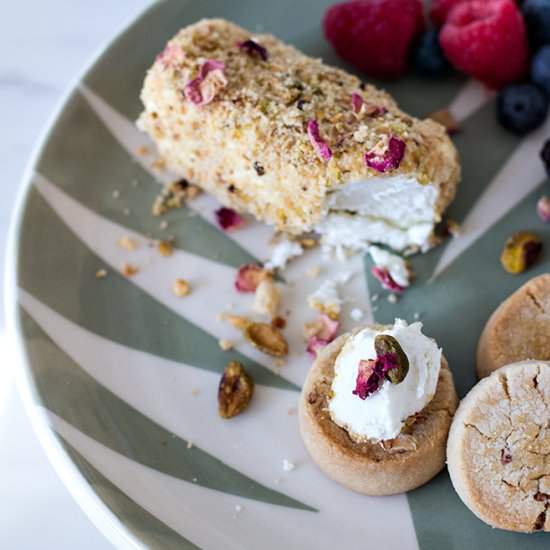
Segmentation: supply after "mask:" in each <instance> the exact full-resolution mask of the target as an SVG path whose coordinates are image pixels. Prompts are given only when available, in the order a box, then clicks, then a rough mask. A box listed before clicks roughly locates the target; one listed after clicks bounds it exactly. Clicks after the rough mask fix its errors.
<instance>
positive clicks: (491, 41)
mask: <svg viewBox="0 0 550 550" xmlns="http://www.w3.org/2000/svg"><path fill="white" fill-rule="evenodd" d="M439 42H440V44H441V47H442V48H443V51H444V52H445V55H446V57H447V59H448V60H449V61H450V62H451V63H452V64H453V65H454V66H455V67H456V68H457V69H458V70H459V71H462V72H464V73H466V74H468V75H470V76H473V77H475V78H478V79H479V80H481V81H483V82H485V83H486V84H488V85H489V86H492V87H493V88H502V87H503V86H505V85H506V84H509V83H510V82H513V81H514V80H517V79H518V78H519V77H520V76H522V75H523V74H524V73H525V72H526V70H527V66H528V56H529V46H528V43H527V36H526V32H525V24H524V22H523V18H522V16H521V13H520V12H519V10H518V8H517V6H516V4H515V3H514V2H513V1H512V0H469V1H468V2H464V3H461V4H458V5H457V6H455V7H454V8H453V9H452V10H451V12H450V13H449V15H448V17H447V21H446V22H445V25H443V28H442V29H441V34H440V35H439Z"/></svg>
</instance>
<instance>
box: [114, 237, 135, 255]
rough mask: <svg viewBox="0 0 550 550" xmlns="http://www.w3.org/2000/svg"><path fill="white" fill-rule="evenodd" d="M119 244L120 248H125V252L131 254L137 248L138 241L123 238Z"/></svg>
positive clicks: (119, 240)
mask: <svg viewBox="0 0 550 550" xmlns="http://www.w3.org/2000/svg"><path fill="white" fill-rule="evenodd" d="M117 244H118V246H120V248H124V250H128V251H129V252H132V251H134V250H135V249H136V248H137V243H136V241H135V240H134V239H132V238H130V237H121V238H120V239H118V241H117Z"/></svg>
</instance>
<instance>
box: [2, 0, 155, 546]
mask: <svg viewBox="0 0 550 550" xmlns="http://www.w3.org/2000/svg"><path fill="white" fill-rule="evenodd" d="M150 3H151V0H116V1H113V0H93V1H92V0H76V1H75V0H18V1H17V2H14V1H10V2H8V1H7V0H5V1H3V2H1V3H0V52H1V53H0V120H2V125H1V128H2V130H1V131H0V178H1V187H0V188H1V189H2V192H3V197H2V200H1V201H0V254H1V256H0V257H1V258H3V257H4V251H5V242H6V236H7V227H8V223H9V220H10V217H11V214H12V209H13V201H14V198H15V194H16V192H17V189H18V187H19V181H20V179H21V175H22V172H23V169H24V167H25V163H26V161H27V158H28V156H29V155H30V152H31V150H32V149H33V146H34V144H35V142H36V140H37V138H38V136H39V134H40V132H41V130H42V128H43V127H44V125H45V123H46V121H47V119H48V116H49V114H50V112H51V111H52V109H53V108H54V106H55V105H56V102H57V101H59V98H60V97H61V95H62V94H63V92H64V90H65V89H66V88H67V86H68V85H69V84H70V83H71V82H72V81H73V80H74V78H75V77H76V76H77V75H78V73H79V71H80V69H81V67H82V65H83V64H84V63H85V62H86V60H87V59H88V58H89V57H90V56H91V55H92V53H93V52H94V51H95V50H96V49H97V48H98V47H100V46H101V45H102V44H103V43H104V42H105V41H106V40H109V39H110V37H111V36H112V35H113V34H114V33H115V32H116V31H117V30H118V29H119V28H120V26H121V25H122V24H123V23H125V22H126V21H128V20H129V19H130V18H131V17H133V16H134V15H135V14H137V13H138V12H140V11H141V10H142V9H144V8H145V7H146V6H147V5H149V4H150ZM2 267H3V268H4V266H2ZM1 273H3V269H2V272H1ZM2 278H3V277H2ZM0 305H1V306H3V297H2V296H1V295H0ZM3 330H4V321H3V318H0V353H2V355H3V359H4V361H3V364H2V368H0V441H1V442H2V443H1V447H0V449H1V450H0V511H1V513H0V548H2V549H6V550H11V549H18V550H27V549H32V550H35V549H39V550H49V549H52V550H53V549H55V550H65V549H71V550H72V549H76V548H78V549H79V550H88V549H90V550H91V549H93V550H103V549H107V548H112V546H111V545H110V544H109V543H108V542H107V540H106V539H105V538H104V537H103V535H102V534H101V533H99V531H97V529H96V528H95V526H94V525H92V523H91V522H90V521H89V520H88V518H87V517H86V516H85V515H84V514H83V512H82V511H81V510H80V508H79V507H78V506H77V504H76V503H75V502H74V501H73V500H72V498H71V496H70V495H69V493H68V492H67V490H66V489H65V487H64V486H63V484H62V482H61V481H60V480H59V478H58V477H57V475H56V474H55V472H54V470H53V468H52V467H51V466H50V464H49V463H48V461H47V459H46V456H45V454H44V452H43V451H42V449H41V447H40V445H39V443H38V441H37V439H36V437H35V435H34V433H33V431H32V429H31V426H30V423H29V421H28V419H27V418H26V416H25V414H24V411H23V408H22V404H21V401H20V399H19V396H18V394H17V393H16V391H15V387H14V382H13V376H12V373H11V371H10V369H9V366H10V364H9V361H6V346H5V343H4V342H5V339H4V335H3Z"/></svg>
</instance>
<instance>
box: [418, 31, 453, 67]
mask: <svg viewBox="0 0 550 550" xmlns="http://www.w3.org/2000/svg"><path fill="white" fill-rule="evenodd" d="M413 62H414V66H415V68H416V70H417V71H418V72H419V73H421V74H424V75H426V76H433V77H437V76H444V75H445V74H447V73H448V72H449V70H450V69H451V65H450V63H449V62H448V61H447V59H446V58H445V55H444V54H443V50H442V49H441V46H440V45H439V30H438V29H429V30H427V31H425V32H423V33H422V34H421V35H420V37H419V38H418V39H417V41H416V44H415V46H414V50H413Z"/></svg>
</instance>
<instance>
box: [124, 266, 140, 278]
mask: <svg viewBox="0 0 550 550" xmlns="http://www.w3.org/2000/svg"><path fill="white" fill-rule="evenodd" d="M121 272H122V274H123V275H124V276H125V277H132V276H133V275H135V274H136V273H138V272H139V268H138V267H136V266H135V265H132V264H128V263H126V262H125V263H123V264H122V268H121Z"/></svg>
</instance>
